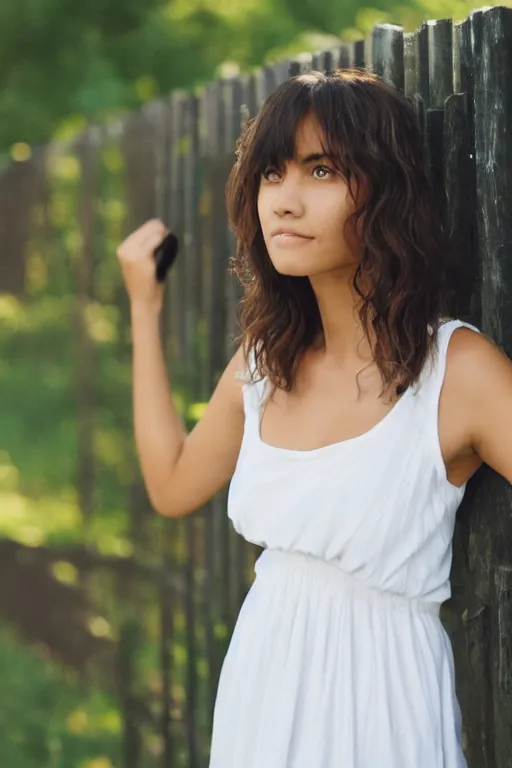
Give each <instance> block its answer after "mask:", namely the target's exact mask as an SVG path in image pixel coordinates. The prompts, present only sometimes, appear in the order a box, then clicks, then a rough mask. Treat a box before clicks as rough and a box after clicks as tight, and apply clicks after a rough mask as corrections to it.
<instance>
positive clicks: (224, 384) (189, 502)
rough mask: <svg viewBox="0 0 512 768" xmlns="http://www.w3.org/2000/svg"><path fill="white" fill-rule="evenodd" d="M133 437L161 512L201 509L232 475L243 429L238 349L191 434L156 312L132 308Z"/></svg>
mask: <svg viewBox="0 0 512 768" xmlns="http://www.w3.org/2000/svg"><path fill="white" fill-rule="evenodd" d="M132 328H133V411H134V427H135V441H136V445H137V451H138V454H139V459H140V463H141V468H142V474H143V476H144V480H145V483H146V488H147V491H148V495H149V498H150V500H151V503H152V505H153V506H154V508H155V509H156V510H157V511H158V512H160V513H161V514H162V515H166V516H169V517H181V516H183V515H186V514H188V513H190V512H193V511H194V510H195V509H198V508H199V507H200V506H202V504H204V503H205V502H206V501H208V499H210V498H211V497H212V496H213V495H214V494H215V493H216V492H217V491H218V490H220V489H221V488H223V487H224V485H226V483H227V482H228V481H229V479H230V478H231V476H232V474H233V472H234V469H235V466H236V462H237V458H238V454H239V452H240V444H241V441H242V434H243V428H244V411H243V402H242V388H241V383H240V382H239V381H237V380H236V378H235V371H236V370H238V369H243V368H244V365H245V362H244V357H243V351H242V349H241V348H240V349H239V350H238V351H237V352H236V353H235V355H234V356H233V357H232V359H231V361H230V363H229V364H228V366H227V368H226V370H225V371H224V373H223V375H222V376H221V378H220V380H219V382H218V384H217V387H216V389H215V391H214V393H213V395H212V398H211V400H210V402H209V404H208V406H207V409H206V411H205V413H204V415H203V417H202V419H201V420H200V421H199V422H198V424H196V426H195V427H194V429H193V430H192V432H191V433H190V435H188V436H187V433H186V430H185V427H184V425H183V422H182V420H181V418H180V416H179V414H178V413H177V411H176V408H175V407H174V403H173V400H172V396H171V391H170V387H169V381H168V378H167V372H166V366H165V360H164V355H163V351H162V348H161V343H160V335H159V323H158V314H157V313H156V312H155V311H152V310H150V309H148V308H147V307H143V308H140V307H139V308H137V307H133V306H132Z"/></svg>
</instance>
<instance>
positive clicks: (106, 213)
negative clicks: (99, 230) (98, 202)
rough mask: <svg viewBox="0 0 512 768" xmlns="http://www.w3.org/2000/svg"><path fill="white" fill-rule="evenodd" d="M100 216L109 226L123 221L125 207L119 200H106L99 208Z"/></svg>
mask: <svg viewBox="0 0 512 768" xmlns="http://www.w3.org/2000/svg"><path fill="white" fill-rule="evenodd" d="M100 214H101V215H102V216H103V219H104V220H105V221H107V222H108V223H110V224H113V223H117V222H121V221H124V220H125V218H126V205H125V204H124V203H123V202H122V201H121V200H107V201H105V203H103V205H102V206H101V207H100Z"/></svg>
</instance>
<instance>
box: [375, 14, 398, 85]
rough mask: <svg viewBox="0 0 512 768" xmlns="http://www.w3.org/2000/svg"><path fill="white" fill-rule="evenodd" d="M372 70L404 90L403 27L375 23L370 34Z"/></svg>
mask: <svg viewBox="0 0 512 768" xmlns="http://www.w3.org/2000/svg"><path fill="white" fill-rule="evenodd" d="M372 65H373V71H374V72H375V73H376V74H377V75H380V77H382V78H384V80H385V81H386V82H387V83H389V84H390V85H392V86H393V87H394V88H397V89H398V90H399V91H403V90H404V38H403V29H402V27H399V26H397V25H395V24H377V25H376V26H375V27H374V28H373V34H372Z"/></svg>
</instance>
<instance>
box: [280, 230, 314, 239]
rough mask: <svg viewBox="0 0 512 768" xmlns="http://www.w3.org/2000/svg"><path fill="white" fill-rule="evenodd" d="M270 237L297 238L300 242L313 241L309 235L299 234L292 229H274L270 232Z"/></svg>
mask: <svg viewBox="0 0 512 768" xmlns="http://www.w3.org/2000/svg"><path fill="white" fill-rule="evenodd" d="M272 237H281V238H283V239H284V238H287V237H289V238H292V237H295V238H297V237H299V238H301V239H302V240H313V238H312V237H310V236H309V235H303V234H302V233H301V232H295V231H294V230H293V229H276V230H274V232H272Z"/></svg>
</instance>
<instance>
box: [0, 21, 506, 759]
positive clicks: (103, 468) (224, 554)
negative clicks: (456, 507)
mask: <svg viewBox="0 0 512 768" xmlns="http://www.w3.org/2000/svg"><path fill="white" fill-rule="evenodd" d="M348 66H361V67H368V68H370V69H373V70H374V71H375V72H377V73H379V74H381V75H382V76H383V77H384V78H385V79H387V80H388V81H389V82H391V83H392V84H393V85H394V86H395V87H397V88H399V89H401V90H403V91H404V92H405V93H406V95H407V96H408V97H410V98H411V99H412V101H413V102H414V105H415V108H416V111H417V115H418V120H419V121H420V124H421V126H422V130H423V135H424V141H425V146H426V148H427V157H428V162H429V165H430V169H431V173H432V175H433V179H434V182H435V184H436V187H437V190H438V199H439V201H440V203H441V205H442V208H443V212H444V215H445V220H446V225H447V227H448V230H449V233H450V238H451V244H452V245H453V247H454V249H455V252H456V253H457V255H458V257H459V258H458V266H457V267H456V270H455V272H454V274H453V281H454V284H455V286H456V292H455V296H454V306H453V314H455V315H457V316H459V317H462V318H465V319H468V320H470V321H471V322H473V323H475V324H476V325H477V326H479V327H481V328H482V329H483V330H484V331H485V332H486V333H487V334H489V335H490V336H491V337H492V338H494V339H495V340H496V341H497V342H498V343H499V344H500V345H501V346H502V347H503V348H504V349H505V351H506V352H507V353H508V354H509V355H512V299H511V297H512V10H511V9H505V8H499V7H498V8H493V9H489V10H485V11H478V12H475V13H473V14H472V15H471V17H470V18H469V19H467V20H465V21H463V22H461V23H457V24H454V23H453V22H452V21H451V20H449V19H443V20H439V21H429V22H426V23H424V24H422V26H421V27H420V28H419V29H418V31H417V32H414V33H410V34H409V33H407V34H404V33H403V30H402V29H401V28H400V27H397V26H392V25H381V26H377V27H375V28H374V30H373V33H372V35H371V36H370V37H369V38H368V39H366V40H364V41H360V42H357V43H355V44H343V43H340V45H338V46H336V47H334V48H333V49H331V50H328V51H322V52H320V53H318V54H315V55H313V56H311V55H309V54H308V55H303V56H301V57H299V58H297V59H294V60H292V61H283V62H279V63H278V64H276V65H272V66H267V67H264V68H263V69H261V70H259V71H257V72H255V73H253V74H252V75H250V76H244V77H237V78H233V79H228V80H224V81H216V82H212V83H211V84H210V85H209V86H208V87H207V88H205V89H204V91H202V92H201V93H200V94H194V95H191V94H187V93H173V94H172V95H171V96H170V97H169V98H168V99H165V100H162V101H158V102H156V103H151V104H150V105H149V106H148V107H147V108H145V109H144V110H142V111H141V112H140V113H139V114H136V115H132V116H130V117H129V119H127V120H125V121H123V122H121V123H119V124H116V125H107V126H102V127H98V126H91V127H90V128H89V129H88V130H87V131H86V132H85V133H84V134H83V135H82V136H81V137H80V139H79V140H78V141H76V142H74V143H73V144H72V145H67V146H64V145H62V144H60V145H58V146H55V145H52V146H49V147H46V148H44V150H40V151H38V152H36V153H35V154H34V156H33V157H32V159H31V160H30V161H27V162H25V163H22V164H17V165H15V166H13V167H12V168H10V169H8V171H6V172H5V173H4V175H3V177H2V178H1V179H0V220H1V226H0V241H1V242H0V246H1V251H2V261H1V262H0V290H3V291H5V292H7V293H9V294H11V295H15V296H19V297H20V298H21V299H22V302H23V303H24V304H26V306H28V307H30V308H31V311H34V312H36V311H38V310H37V308H38V307H39V308H42V307H44V306H47V304H48V301H49V298H50V297H51V298H52V300H53V301H54V302H55V306H58V307H59V308H60V309H59V312H58V313H57V315H56V316H55V318H54V319H53V320H52V321H51V322H50V321H48V322H50V325H49V326H48V327H49V330H48V334H47V336H45V337H44V338H43V337H41V338H39V339H38V341H37V343H34V339H33V338H32V341H31V339H30V334H28V333H23V329H22V330H19V331H18V332H17V334H16V337H15V339H14V340H12V345H11V347H9V349H8V353H9V354H10V355H11V356H12V359H13V360H16V361H20V360H27V359H28V357H29V356H30V357H31V360H32V362H33V364H34V365H37V364H39V366H40V377H39V381H40V386H41V387H42V388H43V389H44V386H45V381H47V380H48V376H50V363H52V364H53V366H57V367H58V366H59V365H60V366H66V365H67V366H68V368H66V370H67V371H68V377H67V378H66V379H65V384H64V385H63V386H64V388H65V389H64V394H65V393H66V392H68V391H71V392H73V393H74V395H73V398H72V399H71V400H70V402H68V403H67V404H66V408H67V409H68V410H67V411H66V412H65V413H64V412H63V413H64V415H65V416H66V418H67V419H68V421H69V420H71V421H72V423H73V424H74V430H75V431H74V432H73V437H72V442H71V445H72V446H73V451H74V454H73V456H74V459H73V462H72V467H71V469H69V468H68V471H69V472H70V473H71V474H70V477H72V479H73V481H74V483H75V487H76V490H77V506H78V511H79V517H78V518H77V519H78V520H79V522H78V523H77V524H76V525H77V526H78V527H79V528H80V537H79V540H78V539H77V537H76V536H72V535H71V534H70V535H69V537H68V540H65V541H64V542H62V541H60V542H59V543H58V544H55V542H53V543H52V539H51V537H50V538H47V539H45V540H44V541H42V542H40V543H39V546H34V544H33V542H32V543H31V545H30V547H28V546H26V544H24V543H23V541H21V542H20V541H18V542H17V543H16V544H14V543H13V542H11V541H9V540H8V538H7V537H6V538H5V539H4V541H3V542H0V544H2V545H3V547H1V548H2V551H3V552H4V554H3V555H2V554H0V561H3V563H4V565H3V568H4V571H3V573H4V576H5V578H6V579H8V580H9V581H10V582H11V583H18V579H17V578H16V574H19V573H20V572H21V571H22V570H23V569H25V568H26V563H27V558H28V559H29V561H30V563H32V564H33V566H34V568H36V569H37V566H38V564H39V563H42V562H43V561H44V562H45V563H46V562H47V561H48V560H52V558H53V559H55V560H59V561H62V560H65V561H68V562H70V563H75V565H76V566H77V568H78V570H79V572H80V575H81V578H80V584H79V587H80V589H81V590H82V591H81V593H80V594H82V595H85V597H84V600H85V603H86V605H88V606H89V609H91V610H92V607H93V608H94V610H95V611H96V613H98V614H100V615H101V616H103V617H104V618H105V620H106V621H107V623H108V625H109V626H110V628H111V629H110V634H109V635H108V636H106V637H105V638H103V640H102V643H101V645H98V643H99V638H98V637H97V634H98V633H96V636H95V637H92V638H91V637H89V635H88V634H87V633H86V632H85V630H84V629H83V627H82V626H81V625H80V620H79V618H76V626H75V630H76V633H75V636H74V639H73V642H74V643H75V644H76V643H77V642H78V640H77V638H79V639H80V638H81V639H80V642H81V645H80V644H79V646H78V647H79V648H80V654H81V658H82V661H83V663H79V662H78V661H77V660H76V659H75V658H74V657H73V656H71V661H70V659H69V654H68V655H66V643H67V640H66V637H65V635H66V631H65V630H63V632H64V637H60V638H59V639H57V638H56V637H55V633H53V634H52V633H51V632H50V631H49V629H48V632H46V634H45V636H44V637H41V633H42V629H41V626H36V625H35V624H34V622H32V624H30V622H29V621H27V616H26V613H27V612H29V611H30V606H28V607H26V608H23V607H20V604H18V603H16V604H15V605H13V604H12V602H9V601H8V600H7V598H6V597H2V594H3V593H2V592H1V590H0V611H1V613H2V615H3V616H4V618H7V619H8V620H9V621H11V622H13V623H14V624H15V625H16V626H18V627H20V628H21V629H22V630H23V631H24V632H25V635H26V636H27V637H28V638H29V639H30V640H32V641H35V640H43V641H44V642H46V643H47V645H48V646H49V647H50V648H51V650H52V652H53V654H54V656H55V657H56V658H57V659H60V660H61V661H62V663H63V664H72V665H75V666H76V667H77V668H79V671H80V673H81V674H82V675H84V676H85V677H86V678H87V679H88V680H91V681H93V682H94V684H96V685H98V686H106V687H109V688H110V689H111V690H113V691H115V693H116V695H117V697H118V701H119V707H120V712H121V715H122V724H123V729H122V739H121V742H122V743H121V747H120V754H119V765H122V766H123V767H124V768H141V767H142V766H144V767H146V766H162V768H163V767H164V766H165V767H166V768H170V766H172V767H173V768H174V767H176V768H204V767H205V766H206V765H207V762H208V748H209V738H210V728H211V717H212V711H213V704H214V699H215V693H216V686H217V681H218V675H219V671H220V667H221V664H222V660H223V657H224V654H225V650H226V647H227V643H228V641H229V637H230V634H231V631H232V628H233V625H234V622H235V620H236V616H237V613H238V610H239V608H240V605H241V602H242V600H243V598H244V596H245V594H246V592H247V589H248V587H249V585H250V583H251V581H252V578H253V572H252V566H253V563H254V561H255V558H256V556H257V554H258V550H257V549H256V548H255V547H253V546H251V545H248V544H246V543H245V542H244V541H243V540H242V539H241V538H240V537H239V536H238V535H237V534H236V533H235V532H234V531H233V529H232V528H231V525H230V523H229V521H228V518H227V515H226V512H225V493H221V494H219V495H218V496H217V497H216V498H215V499H214V500H213V501H212V502H211V503H210V504H208V505H207V506H206V507H205V508H204V509H203V510H200V511H198V512H197V513H195V514H193V515H192V516H190V517H188V518H186V519H183V520H164V519H161V518H159V517H158V516H156V515H154V514H153V513H152V512H151V510H150V508H149V505H148V502H147V498H146V496H145V493H144V490H143V486H142V483H141V480H140V474H139V472H138V469H137V464H136V460H135V456H134V453H133V450H132V449H131V448H130V447H129V446H130V445H131V442H132V432H131V423H130V418H129V414H130V338H129V313H128V307H127V302H126V298H125V296H124V290H123V287H122V285H121V283H120V278H119V274H118V266H117V263H116V259H115V248H116V246H117V244H118V242H120V240H121V239H122V237H123V236H124V235H126V234H127V232H129V231H130V230H132V229H133V228H135V227H137V226H138V225H140V224H141V223H143V222H144V221H145V220H146V219H148V218H150V217H153V216H158V217H161V218H162V219H164V220H165V221H166V222H167V223H168V224H169V225H170V226H171V228H172V229H173V230H174V231H175V232H176V233H177V235H178V237H179V239H180V241H181V244H182V245H181V255H180V257H179V259H178V261H177V263H176V266H175V268H174V269H173V271H172V274H171V276H170V279H169V291H168V301H167V303H166V308H165V315H164V321H163V338H164V341H165V346H166V350H167V353H168V359H169V361H170V370H171V371H172V381H173V391H174V392H175V393H176V396H177V399H178V401H179V403H180V407H182V409H183V413H184V414H185V416H186V418H187V423H188V424H189V426H191V425H192V424H193V422H194V419H195V418H197V416H198V415H199V412H200V405H198V404H200V403H203V402H205V401H206V400H207V399H208V398H209V395H210V394H211V391H212V389H213V387H214V385H215V382H216V380H217V378H218V376H219V374H220V373H221V371H222V370H223V368H224V366H225V364H226V362H227V359H228V358H229V356H230V355H231V353H232V351H233V341H232V339H233V336H234V334H235V333H236V309H237V301H238V299H239V297H240V293H239V287H238V285H237V284H236V282H235V280H234V278H233V277H232V276H231V275H230V274H229V272H228V269H227V266H228V258H229V255H230V253H231V252H232V249H233V240H232V236H231V234H230V232H229V230H228V227H227V223H226V214H225V207H224V186H225V181H226V178H227V174H228V172H229V169H230V167H231V165H232V163H233V159H234V146H235V141H236V138H237V137H238V135H239V133H240V129H241V126H242V123H243V121H244V120H245V119H246V118H247V117H248V116H252V115H254V114H256V113H257V111H258V109H259V107H260V105H261V104H262V102H263V100H264V99H265V97H266V96H267V95H268V94H269V93H270V92H271V91H272V90H273V89H274V88H275V87H276V85H277V84H278V83H280V82H281V81H282V80H283V79H285V78H286V77H287V76H289V75H294V74H297V73H299V72H305V71H308V70H310V69H319V70H325V71H328V72H332V71H334V70H336V69H337V68H340V67H341V68H343V67H348ZM41 317H44V312H42V314H41ZM41 322H43V321H41ZM52 323H54V325H52ZM27 375H28V374H27ZM66 382H67V383H66ZM48 386H49V385H48ZM64 399H65V398H64ZM52 402H53V401H52ZM18 405H19V406H20V407H23V403H18ZM0 407H1V406H0ZM41 407H43V406H42V405H41ZM52 407H55V408H57V405H55V404H54V405H52ZM59 407H61V406H60V405H59ZM62 407H64V406H62ZM51 428H53V429H55V423H54V424H53V426H52V427H49V429H51ZM109 436H110V437H109ZM107 438H108V440H110V443H109V445H114V447H115V451H114V448H112V451H113V452H114V454H115V456H116V457H117V459H116V461H112V460H111V457H110V456H109V451H108V450H107V449H108V445H107V443H108V440H107ZM6 448H7V451H10V450H11V447H10V446H9V445H7V446H6ZM36 448H37V445H36ZM42 448H43V446H42V444H39V449H42ZM11 453H12V454H13V455H15V454H16V449H15V447H14V446H12V451H11ZM120 467H121V468H122V469H120ZM27 493H28V491H27ZM510 502H511V494H510V487H509V485H508V484H507V483H505V482H504V481H503V480H502V479H500V478H498V477H496V476H495V474H494V473H492V472H491V471H490V470H489V469H488V468H485V467H484V468H483V469H482V470H480V471H479V472H478V473H477V475H476V476H475V478H474V479H473V480H472V481H471V482H470V484H469V487H468V491H467V494H466V497H465V500H464V502H463V505H462V508H461V510H460V514H459V516H458V522H457V525H456V532H455V539H454V567H453V573H452V584H453V598H452V599H451V600H450V601H449V602H448V603H447V604H446V605H445V606H443V612H442V617H443V621H444V623H445V626H446V627H447V629H448V631H449V633H450V636H451V638H452V641H453V645H454V651H455V657H456V668H457V687H458V695H459V699H460V701H461V704H462V708H463V717H464V740H465V749H466V752H467V756H468V761H469V765H470V768H509V766H511V765H512V726H511V723H512V557H511V554H512V515H511V514H510ZM110 520H112V521H113V522H112V530H114V529H115V536H114V534H112V533H111V532H110V533H108V534H107V532H106V529H107V527H108V526H107V523H106V522H105V521H110ZM103 526H105V527H103ZM109 536H110V538H109ZM61 538H62V537H61ZM64 539H65V537H64ZM108 542H114V543H112V546H110V544H109V543H108ZM120 542H121V544H122V545H121V544H120ZM109 547H110V548H109ZM28 550H29V554H27V551H28ZM6 564H7V565H6ZM15 578H16V581H14V579H15ZM39 578H43V577H42V572H41V573H39ZM48 586H49V589H50V588H51V585H50V584H49V585H48ZM76 588H77V587H76ZM48 594H50V592H49V593H48ZM21 604H23V601H21ZM23 610H24V611H25V613H23ZM71 613H72V611H71ZM71 618H72V619H73V617H71ZM51 620H52V619H51V617H46V618H45V619H44V621H46V622H49V621H51ZM41 621H42V622H43V620H41ZM55 621H56V619H55ZM73 621H74V619H73ZM73 621H72V622H71V623H73ZM27 626H28V627H29V629H27ZM80 633H81V634H80ZM49 638H53V639H49ZM69 642H70V643H71V640H70V641H69ZM75 647H76V646H75ZM75 655H76V654H75ZM148 659H149V661H148ZM116 764H117V763H116Z"/></svg>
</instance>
